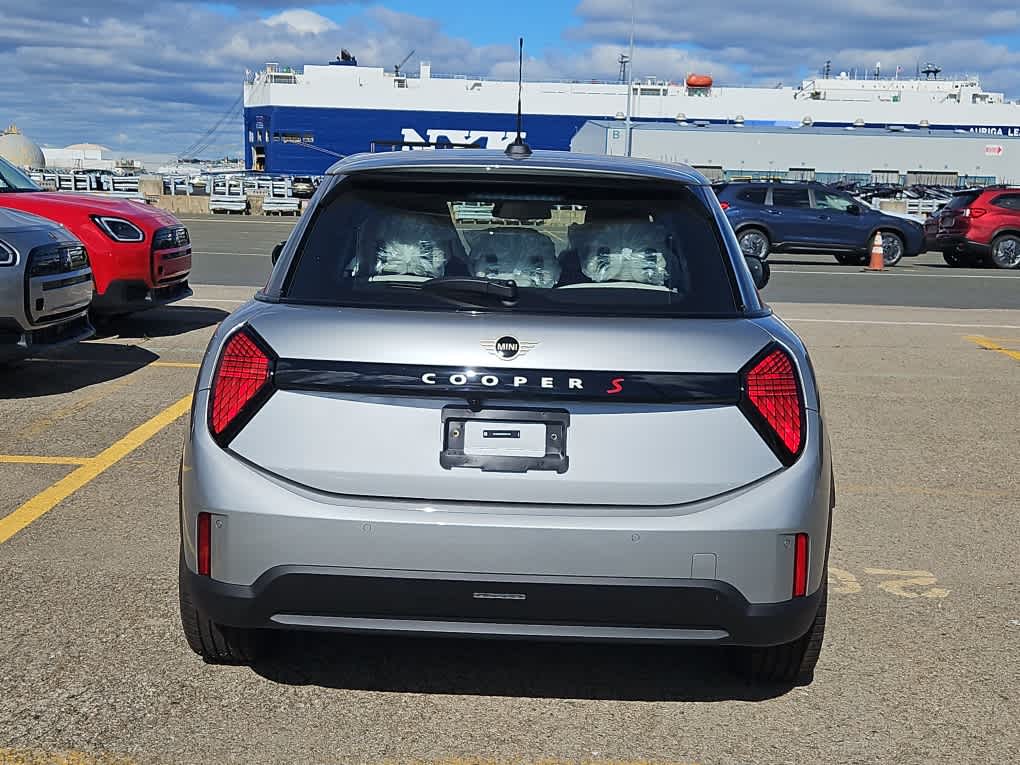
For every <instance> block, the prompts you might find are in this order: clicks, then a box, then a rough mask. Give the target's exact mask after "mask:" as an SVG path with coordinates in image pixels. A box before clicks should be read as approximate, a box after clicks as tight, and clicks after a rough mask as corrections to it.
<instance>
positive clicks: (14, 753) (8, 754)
mask: <svg viewBox="0 0 1020 765" xmlns="http://www.w3.org/2000/svg"><path fill="white" fill-rule="evenodd" d="M134 763H135V760H132V759H131V758H130V757H125V756H123V755H119V754H87V753H86V752H47V751H44V750H41V749H11V748H7V747H0V765H134Z"/></svg>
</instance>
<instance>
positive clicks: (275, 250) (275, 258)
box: [273, 242, 287, 266]
mask: <svg viewBox="0 0 1020 765" xmlns="http://www.w3.org/2000/svg"><path fill="white" fill-rule="evenodd" d="M285 244H287V243H286V242H280V243H279V244H278V245H276V246H275V247H274V248H273V265H274V266H275V265H276V261H278V260H279V259H280V253H281V252H283V245H285Z"/></svg>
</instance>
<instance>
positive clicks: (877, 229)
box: [714, 181, 924, 266]
mask: <svg viewBox="0 0 1020 765" xmlns="http://www.w3.org/2000/svg"><path fill="white" fill-rule="evenodd" d="M714 188H715V192H716V195H717V196H718V197H719V202H720V204H722V207H723V209H724V210H725V211H726V215H727V217H728V218H729V219H730V223H731V224H732V226H733V230H734V231H735V232H736V234H737V239H738V240H739V242H740V247H741V249H743V251H744V254H745V255H753V256H755V257H758V258H766V257H768V255H769V253H772V252H826V253H832V254H833V255H834V256H835V258H836V260H837V261H839V262H840V263H843V264H844V265H850V264H861V265H863V264H864V263H866V262H867V259H868V255H869V253H870V251H871V244H872V242H873V241H874V238H875V234H876V233H880V234H881V235H882V247H883V250H884V253H885V264H886V265H887V266H893V265H896V264H897V263H898V262H899V261H900V258H903V257H904V256H906V257H912V256H914V255H919V254H920V253H921V252H922V251H923V250H924V227H923V226H922V225H921V223H920V222H919V221H914V220H913V219H910V218H906V217H898V216H895V215H889V214H886V213H883V212H879V211H878V210H875V209H873V208H871V207H869V206H868V205H867V204H866V203H864V202H861V201H860V200H857V199H855V198H854V197H852V196H850V195H849V194H847V193H845V192H842V191H835V190H833V189H830V188H828V187H826V186H824V185H822V184H820V183H789V182H780V181H773V182H731V183H718V184H715V185H714Z"/></svg>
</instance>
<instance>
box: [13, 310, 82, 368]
mask: <svg viewBox="0 0 1020 765" xmlns="http://www.w3.org/2000/svg"><path fill="white" fill-rule="evenodd" d="M93 334H95V330H94V329H93V328H92V324H90V323H89V320H88V316H86V315H84V314H80V315H78V316H75V317H73V318H70V319H67V320H64V321H60V322H57V323H54V324H50V325H48V326H45V327H37V328H34V329H25V328H24V327H21V326H19V325H18V323H17V322H15V321H13V320H9V319H8V320H4V319H0V361H14V360H16V359H23V358H26V357H28V356H35V355H37V354H39V353H43V352H45V351H50V350H54V349H56V348H61V347H63V346H65V345H72V344H74V343H77V342H80V341H82V340H88V339H89V338H90V337H92V335H93Z"/></svg>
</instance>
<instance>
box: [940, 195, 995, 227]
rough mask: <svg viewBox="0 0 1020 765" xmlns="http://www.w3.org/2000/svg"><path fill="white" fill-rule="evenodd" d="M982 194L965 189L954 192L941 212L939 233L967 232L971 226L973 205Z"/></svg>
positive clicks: (982, 212)
mask: <svg viewBox="0 0 1020 765" xmlns="http://www.w3.org/2000/svg"><path fill="white" fill-rule="evenodd" d="M980 196H981V192H980V191H964V192H958V193H956V194H954V195H953V198H952V199H950V200H949V203H948V204H947V205H946V206H945V207H943V208H942V210H941V212H940V213H939V233H946V234H961V233H964V232H966V231H967V229H969V228H970V223H971V220H972V210H971V205H972V204H973V203H974V202H975V201H977V199H978V197H980ZM980 214H984V211H983V210H982V211H981V213H980ZM973 217H978V216H973Z"/></svg>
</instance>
